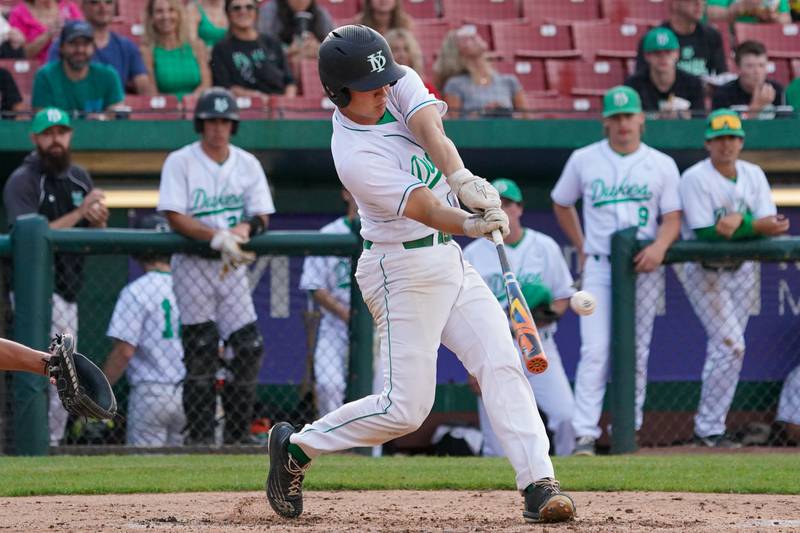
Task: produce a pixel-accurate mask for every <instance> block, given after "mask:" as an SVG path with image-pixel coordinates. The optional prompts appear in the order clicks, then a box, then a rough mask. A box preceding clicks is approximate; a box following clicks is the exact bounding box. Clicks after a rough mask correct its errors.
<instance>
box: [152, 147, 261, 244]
mask: <svg viewBox="0 0 800 533" xmlns="http://www.w3.org/2000/svg"><path fill="white" fill-rule="evenodd" d="M158 210H159V211H174V212H176V213H181V214H184V215H188V216H191V217H194V218H197V219H199V220H200V221H201V222H202V223H203V224H205V225H206V226H208V227H210V228H213V229H223V228H231V227H233V226H235V225H236V224H238V223H239V222H241V221H243V220H246V219H247V218H249V217H252V216H255V215H269V214H272V213H274V212H275V206H274V205H273V203H272V195H271V194H270V192H269V188H268V187H267V178H266V176H265V175H264V170H263V169H262V168H261V163H259V162H258V159H256V158H255V157H254V156H253V155H252V154H249V153H247V152H245V151H244V150H242V149H241V148H238V147H236V146H233V145H231V146H230V155H229V156H228V159H226V160H225V162H224V163H222V164H221V165H220V164H219V163H217V162H216V161H214V160H212V159H211V158H210V157H208V156H207V155H206V153H205V152H203V149H202V148H201V147H200V142H199V141H198V142H194V143H192V144H189V145H187V146H184V147H183V148H181V149H179V150H176V151H174V152H172V153H171V154H169V156H167V160H166V161H165V162H164V166H163V168H162V169H161V185H160V187H159V191H158Z"/></svg>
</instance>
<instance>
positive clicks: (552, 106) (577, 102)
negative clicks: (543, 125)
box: [525, 93, 602, 119]
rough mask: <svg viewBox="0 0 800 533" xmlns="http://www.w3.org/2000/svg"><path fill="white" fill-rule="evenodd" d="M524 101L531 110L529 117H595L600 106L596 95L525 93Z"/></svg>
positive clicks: (600, 101)
mask: <svg viewBox="0 0 800 533" xmlns="http://www.w3.org/2000/svg"><path fill="white" fill-rule="evenodd" d="M525 103H526V105H527V107H528V109H529V110H531V111H533V112H534V113H533V116H532V117H530V118H540V119H541V118H590V117H591V118H595V117H596V116H597V113H598V112H599V110H600V108H601V107H602V98H601V97H598V96H579V97H570V96H542V95H539V94H528V93H526V94H525Z"/></svg>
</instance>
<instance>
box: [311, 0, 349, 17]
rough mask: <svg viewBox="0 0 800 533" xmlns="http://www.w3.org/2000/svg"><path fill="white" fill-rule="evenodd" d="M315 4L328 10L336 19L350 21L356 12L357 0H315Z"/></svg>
mask: <svg viewBox="0 0 800 533" xmlns="http://www.w3.org/2000/svg"><path fill="white" fill-rule="evenodd" d="M317 5H318V6H320V7H324V8H325V9H326V10H328V13H330V14H331V17H333V18H334V19H336V20H345V19H346V20H348V21H352V20H353V18H354V17H355V16H356V14H358V0H317Z"/></svg>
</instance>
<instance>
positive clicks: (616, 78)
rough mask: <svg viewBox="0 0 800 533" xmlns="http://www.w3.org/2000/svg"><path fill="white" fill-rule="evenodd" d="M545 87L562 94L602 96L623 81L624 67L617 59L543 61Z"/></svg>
mask: <svg viewBox="0 0 800 533" xmlns="http://www.w3.org/2000/svg"><path fill="white" fill-rule="evenodd" d="M544 68H545V71H546V73H547V87H548V88H549V89H554V90H556V91H558V93H559V94H562V95H583V96H586V95H590V96H602V95H603V94H604V93H605V92H606V90H608V89H609V88H611V87H614V86H615V85H619V84H621V83H622V82H623V81H625V68H624V67H623V65H622V62H621V61H620V60H617V59H611V60H603V59H600V60H597V61H560V60H548V61H545V67H544Z"/></svg>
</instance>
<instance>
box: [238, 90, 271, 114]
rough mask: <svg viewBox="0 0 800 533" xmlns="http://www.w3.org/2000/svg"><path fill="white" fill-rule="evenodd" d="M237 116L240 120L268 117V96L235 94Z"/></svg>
mask: <svg viewBox="0 0 800 533" xmlns="http://www.w3.org/2000/svg"><path fill="white" fill-rule="evenodd" d="M236 105H237V106H239V116H240V117H241V119H242V120H265V119H267V118H269V114H270V110H269V98H264V97H261V96H237V97H236Z"/></svg>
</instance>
